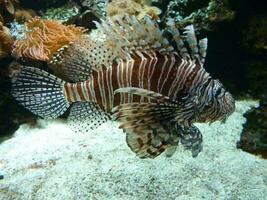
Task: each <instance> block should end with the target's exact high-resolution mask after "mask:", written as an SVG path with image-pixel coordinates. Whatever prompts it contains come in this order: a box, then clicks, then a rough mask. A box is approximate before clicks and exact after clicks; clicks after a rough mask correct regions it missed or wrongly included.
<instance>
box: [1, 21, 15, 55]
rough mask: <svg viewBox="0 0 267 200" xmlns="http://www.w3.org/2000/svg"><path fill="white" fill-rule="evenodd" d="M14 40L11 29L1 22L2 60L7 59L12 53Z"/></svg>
mask: <svg viewBox="0 0 267 200" xmlns="http://www.w3.org/2000/svg"><path fill="white" fill-rule="evenodd" d="M12 44H13V39H12V37H11V34H10V33H9V29H8V28H7V27H5V26H3V24H2V22H0V59H1V58H4V57H7V56H8V55H9V53H10V51H11V47H12Z"/></svg>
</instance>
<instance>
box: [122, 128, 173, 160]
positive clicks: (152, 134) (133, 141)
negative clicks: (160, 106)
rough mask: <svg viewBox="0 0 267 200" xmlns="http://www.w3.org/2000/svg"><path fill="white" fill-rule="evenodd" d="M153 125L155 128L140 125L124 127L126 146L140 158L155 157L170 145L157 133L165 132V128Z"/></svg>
mask: <svg viewBox="0 0 267 200" xmlns="http://www.w3.org/2000/svg"><path fill="white" fill-rule="evenodd" d="M154 126H155V129H144V128H142V126H139V127H138V128H127V129H124V132H126V142H127V144H128V146H129V147H130V149H131V150H132V151H133V152H135V153H136V155H137V156H138V157H140V158H155V157H157V156H158V155H160V154H161V153H162V152H164V151H165V150H166V149H167V148H168V147H169V146H170V144H168V143H167V142H166V141H165V140H164V138H161V137H159V135H157V133H160V132H161V134H166V133H165V130H163V129H162V127H156V125H154Z"/></svg>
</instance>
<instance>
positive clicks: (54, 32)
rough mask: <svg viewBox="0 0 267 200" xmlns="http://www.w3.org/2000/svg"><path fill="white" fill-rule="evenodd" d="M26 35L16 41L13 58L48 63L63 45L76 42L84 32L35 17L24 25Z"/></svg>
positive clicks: (80, 29)
mask: <svg viewBox="0 0 267 200" xmlns="http://www.w3.org/2000/svg"><path fill="white" fill-rule="evenodd" d="M25 26H26V31H27V32H26V35H25V37H24V38H23V39H20V40H16V41H15V43H14V48H13V50H12V54H13V55H14V56H15V57H24V58H30V59H33V60H42V61H49V60H50V58H52V56H53V54H54V53H56V52H57V50H59V49H60V48H61V47H63V46H64V45H67V44H69V43H70V42H74V41H76V40H78V39H79V38H80V37H81V35H82V34H83V33H84V32H85V31H86V30H85V29H84V28H82V27H75V26H74V25H64V24H62V23H61V22H59V21H56V20H46V19H40V18H39V17H35V18H33V19H32V20H30V21H29V22H27V23H26V24H25Z"/></svg>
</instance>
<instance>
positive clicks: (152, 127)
mask: <svg viewBox="0 0 267 200" xmlns="http://www.w3.org/2000/svg"><path fill="white" fill-rule="evenodd" d="M174 110H175V106H174V105H173V107H172V106H171V105H169V104H164V103H130V104H121V105H119V106H117V107H116V108H114V109H113V112H114V113H113V119H115V120H117V121H119V122H120V128H122V129H123V130H124V132H126V134H127V135H126V140H127V144H128V146H129V147H130V148H131V150H132V151H134V152H135V153H136V154H137V155H138V156H139V157H140V158H154V157H156V156H158V155H160V154H161V153H162V152H164V151H165V150H166V149H167V150H169V151H167V152H168V154H167V156H171V155H172V154H173V153H174V151H175V149H176V146H177V144H178V142H179V136H178V135H175V134H173V132H171V131H169V130H170V129H169V128H167V127H168V126H167V123H168V121H171V120H172V119H174V117H175V112H174ZM163 124H165V125H163ZM171 149H172V150H171Z"/></svg>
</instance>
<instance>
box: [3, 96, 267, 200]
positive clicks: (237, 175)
mask: <svg viewBox="0 0 267 200" xmlns="http://www.w3.org/2000/svg"><path fill="white" fill-rule="evenodd" d="M256 104H257V103H256V102H253V101H239V102H237V103H236V106H237V109H236V112H235V113H234V114H233V115H232V116H231V117H230V118H229V119H228V120H227V122H226V123H225V124H221V123H213V124H211V125H208V124H197V126H198V127H199V128H200V130H201V132H202V133H203V137H204V149H203V152H202V153H200V154H199V156H198V157H197V158H192V157H191V155H190V152H188V151H184V150H183V149H182V147H180V148H179V149H178V150H177V152H176V153H175V154H174V156H173V157H171V158H166V157H165V156H164V155H162V156H159V157H157V158H156V159H146V160H142V159H139V158H137V157H136V156H135V154H134V153H132V152H131V151H130V149H129V148H128V147H127V145H126V143H125V135H124V134H123V132H122V131H121V130H119V129H118V128H117V126H118V125H117V124H116V123H115V122H108V123H105V124H103V125H102V126H101V127H99V128H98V129H97V130H95V131H92V132H90V133H73V132H72V131H71V130H70V129H69V127H68V126H67V125H66V124H64V122H61V121H56V120H54V121H45V120H40V121H39V123H38V124H39V125H38V127H36V128H30V127H29V126H27V125H22V126H21V127H20V129H19V130H18V131H17V132H16V134H15V136H14V137H13V138H11V139H9V140H6V141H5V142H3V143H2V144H0V156H1V157H0V173H1V174H2V175H4V179H2V180H0V199H1V200H37V199H38V200H46V199H47V200H72V199H75V200H76V199H79V200H80V199H81V200H88V199H101V200H102V199H114V200H120V199H127V200H128V199H161V200H162V199H176V200H193V199H194V200H198V199H205V200H206V199H211V200H214V199H216V200H217V199H223V200H225V199H227V200H239V199H240V200H266V198H267V160H264V159H262V158H260V157H257V156H254V155H251V154H249V153H246V152H243V151H242V150H239V149H236V142H237V141H238V140H239V138H240V132H241V130H242V124H243V123H244V122H245V118H244V117H243V113H244V112H245V111H246V110H248V109H249V108H250V107H251V106H255V105H256Z"/></svg>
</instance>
